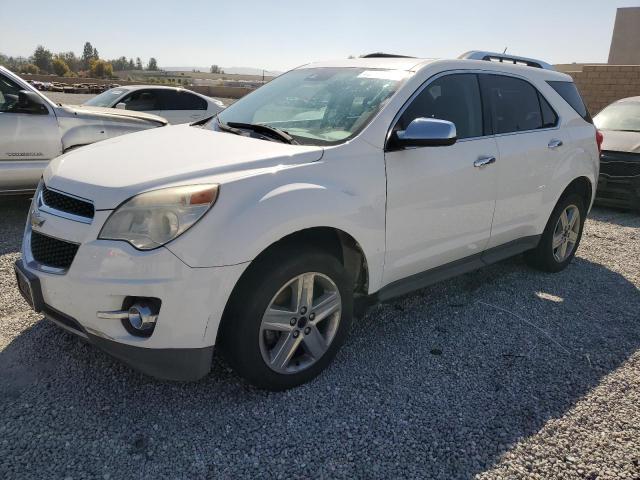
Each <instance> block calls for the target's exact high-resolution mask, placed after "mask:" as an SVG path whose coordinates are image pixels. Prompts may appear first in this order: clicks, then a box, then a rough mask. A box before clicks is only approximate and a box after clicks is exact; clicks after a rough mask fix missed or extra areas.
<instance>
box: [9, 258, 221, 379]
mask: <svg viewBox="0 0 640 480" xmlns="http://www.w3.org/2000/svg"><path fill="white" fill-rule="evenodd" d="M18 262H20V260H18ZM17 268H20V267H19V266H17ZM42 313H43V314H44V316H45V317H46V318H47V319H48V320H50V321H52V322H53V323H55V324H56V325H58V326H59V327H61V328H63V329H65V330H67V331H68V332H71V333H73V334H75V335H77V336H79V337H81V338H82V339H84V340H86V341H88V342H89V343H91V344H93V345H95V346H96V347H98V348H99V349H100V350H102V351H104V352H105V353H107V354H109V355H111V356H112V357H114V358H117V359H118V360H120V361H122V362H124V363H126V364H127V365H129V366H130V367H132V368H134V369H135V370H138V371H139V372H141V373H144V374H146V375H150V376H152V377H155V378H158V379H162V380H174V381H183V382H189V381H195V380H199V379H200V378H202V377H204V376H205V375H206V374H207V373H209V370H210V368H211V360H212V357H213V345H212V346H210V347H202V348H144V347H136V346H132V345H127V344H125V343H119V342H116V341H113V340H109V339H107V338H104V337H101V336H98V335H95V334H92V333H89V332H87V331H86V330H85V329H84V328H83V327H82V325H81V324H80V322H78V321H77V320H76V319H75V318H72V317H70V316H68V315H65V314H64V313H62V312H59V311H57V310H55V309H54V308H51V307H50V306H49V305H46V304H43V305H42Z"/></svg>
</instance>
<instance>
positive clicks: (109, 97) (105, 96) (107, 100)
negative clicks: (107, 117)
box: [83, 88, 125, 107]
mask: <svg viewBox="0 0 640 480" xmlns="http://www.w3.org/2000/svg"><path fill="white" fill-rule="evenodd" d="M124 92H125V90H123V89H121V88H112V89H111V90H107V91H106V92H102V93H101V94H100V95H96V96H95V97H93V98H91V99H89V100H87V101H86V102H84V103H83V105H91V106H92V107H111V106H113V102H114V101H115V100H116V99H117V98H118V97H120V95H122V94H123V93H124Z"/></svg>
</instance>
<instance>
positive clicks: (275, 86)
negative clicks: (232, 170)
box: [210, 68, 409, 145]
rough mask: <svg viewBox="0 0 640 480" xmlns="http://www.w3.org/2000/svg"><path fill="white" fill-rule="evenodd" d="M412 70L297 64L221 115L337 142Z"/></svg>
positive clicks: (308, 140)
mask: <svg viewBox="0 0 640 480" xmlns="http://www.w3.org/2000/svg"><path fill="white" fill-rule="evenodd" d="M408 75H409V72H405V71H400V70H370V69H369V70H367V69H364V68H305V69H298V70H292V71H290V72H288V73H285V74H284V75H281V76H280V77H278V78H276V79H274V80H272V81H271V82H269V83H268V84H266V85H264V86H263V87H261V88H259V89H258V90H256V91H255V92H253V93H251V94H250V95H247V96H246V97H244V98H242V99H240V100H239V101H237V102H236V103H234V104H233V105H231V106H230V107H228V108H227V109H226V110H224V111H222V112H220V114H218V119H219V121H220V122H222V123H224V124H227V123H244V124H260V125H267V126H270V127H273V128H277V129H280V130H284V131H285V132H286V133H288V134H289V135H290V136H291V137H293V138H294V139H295V141H296V142H297V143H300V144H305V145H330V144H336V143H340V142H343V141H345V140H348V139H349V138H351V137H353V136H354V135H356V134H357V133H358V132H360V131H361V130H362V129H363V128H364V127H365V126H366V125H367V124H368V123H369V121H370V120H371V119H372V118H373V116H374V115H375V114H376V113H377V112H378V111H379V110H380V108H381V107H382V105H384V103H385V102H386V101H387V100H388V99H389V97H391V95H393V93H394V92H395V91H396V90H397V89H398V86H399V85H400V84H401V83H402V81H403V80H404V79H405V78H406V77H407V76H408ZM217 125H218V122H216V121H213V122H211V123H210V126H211V128H216V129H217V128H218V127H217Z"/></svg>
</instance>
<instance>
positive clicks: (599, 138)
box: [596, 130, 604, 155]
mask: <svg viewBox="0 0 640 480" xmlns="http://www.w3.org/2000/svg"><path fill="white" fill-rule="evenodd" d="M603 140H604V135H603V134H602V132H601V131H600V130H596V143H597V144H598V155H600V154H601V153H602V142H603Z"/></svg>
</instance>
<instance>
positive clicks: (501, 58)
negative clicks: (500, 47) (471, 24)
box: [458, 50, 555, 70]
mask: <svg viewBox="0 0 640 480" xmlns="http://www.w3.org/2000/svg"><path fill="white" fill-rule="evenodd" d="M458 58H460V59H463V60H486V61H489V62H500V63H512V64H514V65H526V66H527V67H533V68H543V69H545V70H555V68H554V67H553V65H551V64H549V63H547V62H543V61H542V60H537V59H535V58H527V57H518V56H516V55H507V54H505V53H495V52H484V51H481V50H472V51H470V52H466V53H463V54H462V55H460V56H459V57H458Z"/></svg>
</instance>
